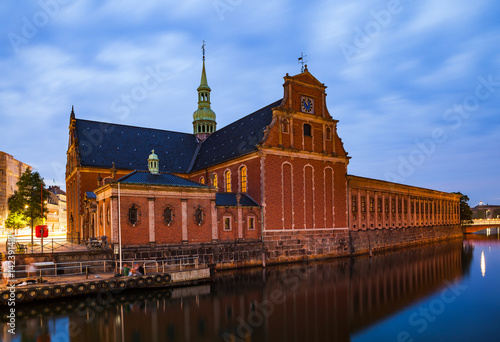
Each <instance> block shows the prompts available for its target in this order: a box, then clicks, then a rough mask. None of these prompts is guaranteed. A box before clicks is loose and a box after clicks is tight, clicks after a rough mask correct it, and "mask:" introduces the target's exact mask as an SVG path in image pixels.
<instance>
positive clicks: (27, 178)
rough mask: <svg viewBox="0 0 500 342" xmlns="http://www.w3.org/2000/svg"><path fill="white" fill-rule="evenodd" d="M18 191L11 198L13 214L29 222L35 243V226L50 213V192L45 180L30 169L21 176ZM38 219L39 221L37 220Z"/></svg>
mask: <svg viewBox="0 0 500 342" xmlns="http://www.w3.org/2000/svg"><path fill="white" fill-rule="evenodd" d="M16 185H17V191H15V192H14V194H13V195H12V196H11V197H10V198H9V210H10V212H11V213H16V214H17V215H22V216H24V217H25V218H26V219H28V220H29V222H30V226H31V243H33V226H34V224H35V223H36V221H42V222H43V218H46V214H47V213H48V210H47V206H46V205H45V204H46V202H47V198H48V196H49V191H48V190H46V189H45V184H44V182H43V178H41V177H40V174H39V173H38V172H32V171H31V169H30V168H27V169H26V171H24V173H23V174H22V175H21V177H20V178H19V181H18V182H17V184H16ZM37 219H38V220H37Z"/></svg>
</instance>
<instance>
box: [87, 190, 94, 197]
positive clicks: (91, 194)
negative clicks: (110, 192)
mask: <svg viewBox="0 0 500 342" xmlns="http://www.w3.org/2000/svg"><path fill="white" fill-rule="evenodd" d="M85 196H87V198H96V195H95V194H94V193H93V192H92V191H85Z"/></svg>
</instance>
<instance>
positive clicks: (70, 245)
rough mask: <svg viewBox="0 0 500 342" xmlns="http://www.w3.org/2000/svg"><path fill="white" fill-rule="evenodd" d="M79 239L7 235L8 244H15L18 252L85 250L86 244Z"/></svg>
mask: <svg viewBox="0 0 500 342" xmlns="http://www.w3.org/2000/svg"><path fill="white" fill-rule="evenodd" d="M79 242H80V241H79V240H77V239H73V238H69V239H68V238H65V237H61V238H44V239H42V238H33V243H32V242H31V237H18V236H9V237H7V241H6V243H7V246H15V249H16V254H28V253H29V254H34V253H54V251H61V250H66V251H83V250H87V248H86V247H85V246H82V245H80V244H79Z"/></svg>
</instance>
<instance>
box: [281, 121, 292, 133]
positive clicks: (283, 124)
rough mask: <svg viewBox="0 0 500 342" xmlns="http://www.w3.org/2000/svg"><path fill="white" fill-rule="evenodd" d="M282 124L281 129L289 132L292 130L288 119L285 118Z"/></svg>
mask: <svg viewBox="0 0 500 342" xmlns="http://www.w3.org/2000/svg"><path fill="white" fill-rule="evenodd" d="M281 125H282V127H281V131H282V132H283V133H289V132H290V124H289V123H288V120H287V119H285V120H283V122H282V123H281Z"/></svg>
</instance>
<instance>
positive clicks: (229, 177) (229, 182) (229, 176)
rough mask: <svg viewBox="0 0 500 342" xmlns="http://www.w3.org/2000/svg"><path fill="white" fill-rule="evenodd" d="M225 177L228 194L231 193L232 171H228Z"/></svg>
mask: <svg viewBox="0 0 500 342" xmlns="http://www.w3.org/2000/svg"><path fill="white" fill-rule="evenodd" d="M224 176H225V181H226V192H231V171H229V170H227V171H226V172H225V173H224Z"/></svg>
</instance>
